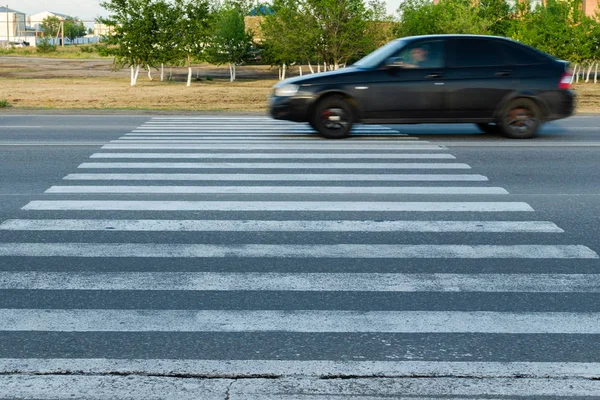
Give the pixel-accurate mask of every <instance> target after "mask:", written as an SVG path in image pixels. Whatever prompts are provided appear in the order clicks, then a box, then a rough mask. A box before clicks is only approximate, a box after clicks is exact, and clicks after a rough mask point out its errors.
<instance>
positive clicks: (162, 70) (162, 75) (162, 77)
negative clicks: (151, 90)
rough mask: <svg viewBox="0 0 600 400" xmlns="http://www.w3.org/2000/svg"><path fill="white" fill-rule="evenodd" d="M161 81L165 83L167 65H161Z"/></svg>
mask: <svg viewBox="0 0 600 400" xmlns="http://www.w3.org/2000/svg"><path fill="white" fill-rule="evenodd" d="M160 81H161V82H164V81H165V64H160Z"/></svg>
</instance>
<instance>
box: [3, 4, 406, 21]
mask: <svg viewBox="0 0 600 400" xmlns="http://www.w3.org/2000/svg"><path fill="white" fill-rule="evenodd" d="M400 1H401V0H387V1H386V2H387V8H388V12H389V13H393V12H394V11H395V10H396V9H397V8H398V5H399V4H400ZM100 2H101V0H18V1H15V0H0V5H2V6H6V5H8V8H12V9H14V10H17V11H21V12H24V13H25V14H28V15H31V14H37V13H39V12H42V11H52V12H56V13H60V14H67V15H71V16H74V17H79V18H81V19H83V20H84V21H86V22H92V21H93V20H94V18H95V17H97V16H106V11H105V10H104V9H103V8H102V7H101V6H100Z"/></svg>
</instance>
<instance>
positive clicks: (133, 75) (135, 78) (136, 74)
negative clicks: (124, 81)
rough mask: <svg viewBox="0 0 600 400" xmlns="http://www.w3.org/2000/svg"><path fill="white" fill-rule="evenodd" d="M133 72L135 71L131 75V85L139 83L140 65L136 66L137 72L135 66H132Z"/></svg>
mask: <svg viewBox="0 0 600 400" xmlns="http://www.w3.org/2000/svg"><path fill="white" fill-rule="evenodd" d="M132 72H133V74H132V77H131V86H135V85H136V84H137V78H138V75H139V73H140V66H139V65H137V66H136V67H135V72H134V70H133V67H132Z"/></svg>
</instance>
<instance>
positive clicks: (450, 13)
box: [396, 0, 492, 36]
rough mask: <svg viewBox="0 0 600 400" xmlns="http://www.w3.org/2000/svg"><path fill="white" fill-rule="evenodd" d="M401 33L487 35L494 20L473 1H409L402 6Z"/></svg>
mask: <svg viewBox="0 0 600 400" xmlns="http://www.w3.org/2000/svg"><path fill="white" fill-rule="evenodd" d="M398 12H399V14H400V23H399V25H398V27H397V29H396V34H397V35H398V36H414V35H427V34H452V33H453V34H487V33H489V28H490V26H491V24H492V22H491V21H490V20H488V19H486V18H484V17H483V16H482V15H480V14H479V12H478V10H477V8H476V7H472V5H471V3H470V1H469V0H440V2H439V3H437V4H433V3H432V2H429V1H428V0H406V1H405V2H403V3H402V4H401V5H400V7H399V8H398Z"/></svg>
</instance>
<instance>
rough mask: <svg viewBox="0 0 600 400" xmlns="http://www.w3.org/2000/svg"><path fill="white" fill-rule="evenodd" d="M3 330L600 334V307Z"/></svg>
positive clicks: (320, 314)
mask: <svg viewBox="0 0 600 400" xmlns="http://www.w3.org/2000/svg"><path fill="white" fill-rule="evenodd" d="M0 321H2V322H3V323H2V324H0V331H3V332H14V331H26V332H40V331H42V332H306V333H333V332H339V333H363V332H364V333H367V332H376V333H505V334H506V333H509V334H542V333H543V334H588V335H589V334H600V313H567V312H539V313H534V312H523V313H511V312H489V311H471V312H463V311H366V312H365V311H321V310H310V311H304V310H296V311H278V310H269V311H266V310H193V311H191V310H189V311H188V310H90V309H86V310H53V309H0Z"/></svg>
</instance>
